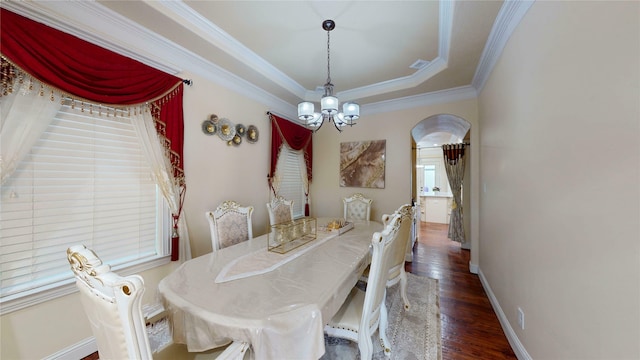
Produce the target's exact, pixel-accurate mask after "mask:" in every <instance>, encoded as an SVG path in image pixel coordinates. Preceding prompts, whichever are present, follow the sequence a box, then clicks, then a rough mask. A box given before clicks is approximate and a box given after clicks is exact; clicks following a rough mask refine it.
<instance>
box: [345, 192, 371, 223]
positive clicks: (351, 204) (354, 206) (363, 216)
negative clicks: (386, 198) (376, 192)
mask: <svg viewBox="0 0 640 360" xmlns="http://www.w3.org/2000/svg"><path fill="white" fill-rule="evenodd" d="M372 202H373V199H369V198H366V197H364V195H362V194H360V193H355V194H353V195H351V196H349V197H346V198H343V199H342V203H343V204H344V212H343V215H344V216H343V217H344V218H345V219H346V220H371V203H372Z"/></svg>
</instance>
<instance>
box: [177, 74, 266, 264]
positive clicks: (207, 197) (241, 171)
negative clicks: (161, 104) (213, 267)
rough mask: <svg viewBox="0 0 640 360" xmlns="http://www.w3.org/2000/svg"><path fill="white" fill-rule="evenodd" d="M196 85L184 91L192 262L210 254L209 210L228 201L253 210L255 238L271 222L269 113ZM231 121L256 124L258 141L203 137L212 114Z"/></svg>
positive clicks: (197, 80)
mask: <svg viewBox="0 0 640 360" xmlns="http://www.w3.org/2000/svg"><path fill="white" fill-rule="evenodd" d="M184 77H189V78H192V79H193V80H194V85H193V86H192V87H187V88H185V95H184V115H185V131H184V137H185V145H184V158H185V161H184V168H185V177H186V179H187V192H186V196H185V203H184V212H185V215H186V219H187V226H188V227H189V236H190V240H191V247H192V249H191V250H192V254H193V256H194V257H196V256H199V255H203V254H206V253H209V252H211V235H210V231H209V224H208V222H207V220H206V218H205V216H204V213H205V211H208V210H214V209H215V208H216V207H217V206H218V205H219V204H220V203H221V202H223V201H225V200H234V201H237V202H238V203H240V204H242V205H252V206H253V207H254V211H253V216H252V221H253V234H254V236H258V235H261V234H264V233H265V231H266V228H267V224H268V223H269V216H268V214H267V207H266V204H267V202H268V201H269V186H268V185H267V174H268V173H269V161H270V160H269V159H270V153H271V125H270V122H269V119H268V117H267V115H266V111H267V110H268V108H267V107H266V106H264V105H261V104H259V103H257V102H255V101H253V100H250V99H247V98H246V97H243V96H241V95H239V94H237V93H235V92H231V91H229V90H227V89H225V88H222V87H220V86H218V85H215V84H213V83H211V82H209V81H207V80H205V79H201V78H197V77H193V76H190V75H188V74H185V75H184ZM211 114H216V115H218V117H219V118H228V119H229V120H231V121H232V122H234V123H235V124H239V123H241V124H244V125H245V126H249V125H255V126H257V127H258V130H259V135H260V136H259V139H258V142H257V143H255V144H251V143H248V142H243V143H242V144H240V145H239V146H237V147H235V146H228V145H227V144H226V142H224V141H222V140H221V139H220V138H219V137H218V136H217V135H212V136H209V135H205V134H204V133H203V132H202V130H201V124H202V122H203V121H204V120H205V119H207V118H208V116H209V115H211Z"/></svg>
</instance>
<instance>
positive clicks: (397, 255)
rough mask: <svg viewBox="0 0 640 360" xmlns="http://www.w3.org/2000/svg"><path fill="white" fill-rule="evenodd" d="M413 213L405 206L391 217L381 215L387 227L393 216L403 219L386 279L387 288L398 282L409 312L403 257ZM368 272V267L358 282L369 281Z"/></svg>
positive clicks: (409, 235)
mask: <svg viewBox="0 0 640 360" xmlns="http://www.w3.org/2000/svg"><path fill="white" fill-rule="evenodd" d="M413 212H414V207H413V206H411V205H409V204H405V205H402V206H401V207H399V208H398V209H397V210H396V211H395V212H394V213H393V214H392V215H389V214H384V215H382V225H383V226H387V225H388V224H389V222H390V220H391V219H392V218H393V215H396V214H398V215H400V216H401V217H402V218H403V221H402V225H401V226H400V230H399V234H398V237H399V239H398V241H397V242H396V246H395V248H394V249H393V251H392V255H391V256H392V258H393V261H392V264H391V268H390V269H389V275H388V278H387V284H386V286H387V288H390V287H392V286H393V285H395V284H397V283H398V282H400V295H401V297H402V301H403V302H404V308H405V309H407V310H409V308H410V307H411V304H410V303H409V298H408V297H407V272H406V271H405V269H404V262H405V255H406V249H407V247H408V246H410V245H409V244H411V226H412V225H413ZM369 271H370V266H368V267H367V268H366V269H365V270H364V272H363V273H362V276H361V277H360V280H361V281H363V282H365V283H366V282H368V281H369Z"/></svg>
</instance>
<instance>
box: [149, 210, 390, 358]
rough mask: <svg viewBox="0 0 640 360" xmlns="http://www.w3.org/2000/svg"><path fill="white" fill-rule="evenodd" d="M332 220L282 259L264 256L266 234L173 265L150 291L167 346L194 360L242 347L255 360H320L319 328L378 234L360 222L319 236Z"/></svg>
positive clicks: (375, 225) (320, 222)
mask: <svg viewBox="0 0 640 360" xmlns="http://www.w3.org/2000/svg"><path fill="white" fill-rule="evenodd" d="M332 219H333V218H318V219H316V221H317V223H316V227H317V231H316V236H315V239H313V240H311V241H309V242H307V243H305V244H303V245H301V246H299V247H297V248H295V249H292V250H290V251H288V252H286V253H282V254H281V253H278V252H274V251H269V247H268V237H269V234H268V233H267V234H264V235H261V236H258V237H255V238H253V239H250V240H248V241H244V242H241V243H238V244H236V245H233V246H230V247H226V248H223V249H220V250H218V251H213V252H211V253H208V254H205V255H202V256H199V257H197V258H194V259H191V260H188V261H186V262H184V263H183V264H181V265H180V266H179V267H178V268H177V269H176V270H174V271H173V272H172V273H170V274H169V275H168V276H167V277H165V278H164V279H162V280H161V281H160V283H159V284H158V294H159V296H160V297H161V299H162V301H163V303H164V305H165V307H166V309H167V311H168V312H169V315H170V319H171V322H172V329H173V340H174V342H176V343H182V344H186V346H187V349H188V350H189V351H190V352H201V351H207V350H209V349H213V348H216V347H219V346H222V345H224V344H227V343H229V342H230V341H244V342H247V343H249V344H250V345H251V351H252V355H253V357H254V358H255V359H279V360H280V359H318V358H320V357H321V356H322V355H323V354H324V352H325V347H324V325H325V324H326V323H327V322H328V321H329V320H330V319H331V318H332V317H333V315H335V313H336V312H337V311H338V310H339V309H340V307H341V305H342V304H343V303H344V301H345V299H346V298H347V295H348V294H349V292H350V291H351V289H352V288H353V287H354V286H355V285H356V284H357V282H358V280H359V278H360V276H361V275H362V272H363V271H364V269H365V268H366V267H367V266H368V265H369V263H370V261H371V255H370V245H371V239H372V236H373V234H374V233H375V232H379V231H382V229H383V226H382V224H381V223H380V222H377V221H365V220H361V221H353V225H354V226H353V229H351V230H349V231H347V232H344V233H342V234H340V233H339V232H338V231H335V230H333V231H331V230H326V224H327V223H328V222H329V221H330V220H332Z"/></svg>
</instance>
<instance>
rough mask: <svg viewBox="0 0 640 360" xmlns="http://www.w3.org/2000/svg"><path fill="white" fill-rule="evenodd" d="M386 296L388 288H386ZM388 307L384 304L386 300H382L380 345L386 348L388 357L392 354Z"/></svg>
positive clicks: (385, 353)
mask: <svg viewBox="0 0 640 360" xmlns="http://www.w3.org/2000/svg"><path fill="white" fill-rule="evenodd" d="M385 297H386V290H385ZM387 316H388V315H387V307H386V306H385V304H384V300H383V301H382V306H380V323H379V324H378V333H379V335H380V345H382V348H383V349H384V355H385V356H386V357H390V356H391V343H390V342H389V338H387V326H388V324H389V320H388V317H387Z"/></svg>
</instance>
